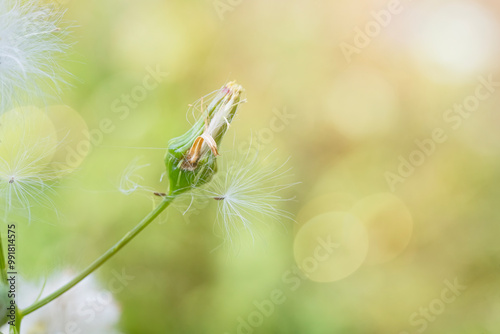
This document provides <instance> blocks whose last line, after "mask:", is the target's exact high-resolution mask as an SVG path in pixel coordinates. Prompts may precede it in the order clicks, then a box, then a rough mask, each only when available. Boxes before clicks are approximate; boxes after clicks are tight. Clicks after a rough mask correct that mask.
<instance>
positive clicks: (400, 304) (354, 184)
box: [18, 0, 500, 334]
mask: <svg viewBox="0 0 500 334" xmlns="http://www.w3.org/2000/svg"><path fill="white" fill-rule="evenodd" d="M63 6H64V7H67V14H66V17H67V19H69V20H71V21H73V22H74V24H75V25H76V27H74V28H73V31H74V32H73V34H72V36H71V39H72V40H74V41H75V45H74V47H73V51H74V52H73V54H71V55H70V61H68V62H67V66H66V68H67V69H68V70H69V72H71V73H72V74H73V75H74V79H71V83H72V85H73V87H72V88H71V89H68V90H67V93H66V94H65V95H64V96H63V102H64V104H66V105H68V106H70V107H71V108H73V109H74V110H76V111H77V112H78V113H79V114H80V115H81V117H82V118H83V119H84V120H85V122H86V123H87V126H88V128H89V129H91V130H92V129H99V126H100V123H101V122H102V120H103V119H109V120H110V121H111V122H112V124H113V130H112V131H110V132H109V133H106V134H103V135H102V143H99V145H97V146H95V147H93V149H92V152H91V153H90V154H89V155H88V156H87V157H86V159H85V161H84V162H83V163H82V164H81V165H80V167H79V169H78V170H76V171H75V172H73V173H72V174H70V175H68V176H67V177H65V178H64V179H63V180H62V181H61V182H60V183H58V185H57V187H56V195H53V196H52V200H53V201H54V202H55V205H56V207H57V208H58V211H59V216H58V217H56V216H55V215H54V214H53V213H51V212H50V211H51V210H37V209H34V212H35V216H36V217H37V219H35V220H34V221H32V222H31V223H30V224H19V225H20V228H21V230H20V231H19V235H20V236H19V240H20V242H22V244H20V247H21V248H20V250H19V252H20V253H19V255H18V257H19V260H18V262H19V265H20V266H21V268H20V272H23V273H24V276H25V277H26V278H28V279H29V278H32V279H35V278H38V277H40V276H44V275H48V274H50V273H51V272H53V271H55V270H58V269H61V268H67V267H71V268H74V269H75V270H78V269H82V268H84V267H85V266H86V265H87V264H89V263H90V262H91V261H93V260H94V259H95V258H96V257H97V256H99V255H100V254H101V253H102V252H104V251H105V250H106V249H108V247H110V246H111V245H112V244H113V243H114V242H115V241H116V240H118V239H119V238H120V237H122V236H123V235H124V234H125V233H126V232H127V231H128V230H129V229H130V228H131V227H132V226H134V225H135V224H136V223H137V222H138V221H139V220H140V219H141V218H142V217H144V216H145V215H146V214H147V213H148V212H149V211H150V210H151V208H152V205H153V199H152V197H153V196H151V195H149V196H148V195H146V196H144V193H142V194H137V193H136V194H131V195H129V196H126V195H124V194H122V193H120V192H119V191H118V190H117V187H118V185H119V182H120V176H121V175H122V173H123V171H124V170H125V168H126V167H127V165H128V164H129V163H130V161H132V160H134V159H136V158H140V162H141V163H142V164H150V166H149V167H148V168H146V169H144V170H141V173H142V174H141V175H142V176H143V177H144V180H143V181H141V182H142V183H143V184H144V185H147V186H148V187H151V188H153V189H156V190H158V191H164V190H165V188H166V184H165V182H160V176H161V174H162V173H163V172H164V165H163V155H164V151H163V150H152V149H149V150H146V149H138V148H137V147H156V148H163V147H166V145H167V142H168V140H169V139H171V138H173V137H175V136H178V135H180V134H182V133H183V132H184V131H186V130H187V129H188V127H189V123H188V122H187V121H186V112H187V110H188V104H189V103H193V102H194V101H196V100H197V99H199V98H200V97H201V96H203V95H205V94H207V93H210V92H212V91H213V90H215V89H218V88H219V87H221V86H222V85H223V84H224V83H225V82H226V81H229V80H237V81H238V83H240V84H241V85H243V86H244V87H245V89H246V98H247V99H248V103H246V104H244V105H243V106H242V108H241V110H240V113H239V115H238V117H237V119H236V120H235V121H234V123H233V125H232V127H231V130H230V134H229V135H228V136H229V138H230V139H229V140H227V141H226V142H225V143H224V144H223V151H225V152H229V151H231V150H239V149H240V148H241V147H244V146H245V145H249V142H250V138H252V140H253V143H254V144H257V145H258V149H259V151H261V152H263V153H262V154H263V155H266V154H268V153H270V152H271V151H273V150H276V152H275V155H276V156H277V157H278V158H282V159H286V158H287V157H291V160H290V166H292V167H293V174H294V176H293V178H292V179H293V180H292V182H301V183H300V184H299V185H297V186H295V187H294V188H292V189H291V190H289V191H288V192H286V193H285V194H284V196H285V197H293V196H295V197H296V198H295V200H293V201H290V202H285V203H283V206H282V207H281V208H283V209H285V210H287V211H290V212H291V213H292V214H293V215H295V216H296V222H289V221H283V222H282V223H283V224H284V225H285V226H286V229H285V230H284V229H282V228H281V227H279V224H277V223H276V222H269V224H270V225H273V226H276V228H274V229H270V230H268V231H267V232H266V234H265V235H263V237H262V238H260V239H257V240H256V242H255V243H252V242H251V241H250V240H249V238H248V237H247V236H245V235H244V234H243V235H242V236H241V237H240V238H237V240H235V244H236V245H235V246H233V247H232V248H230V249H226V248H218V246H219V245H220V243H221V240H220V238H218V237H217V236H216V235H215V234H214V231H213V229H214V228H213V226H214V221H215V216H216V206H215V205H216V204H217V203H209V205H208V206H207V207H206V208H203V209H200V210H195V211H194V213H193V214H189V215H188V216H187V217H186V216H183V215H182V214H181V212H180V211H179V210H176V209H175V208H171V209H170V210H168V211H169V212H168V215H164V216H162V217H161V219H159V220H158V221H157V222H155V223H153V224H152V225H151V226H150V227H149V228H148V229H147V230H145V231H144V232H143V234H141V235H140V236H139V237H138V238H137V239H136V240H134V241H133V242H132V244H130V245H129V246H127V247H126V248H125V249H124V250H123V251H122V252H121V253H120V254H119V255H117V256H116V257H115V258H113V259H112V260H111V261H110V262H109V263H108V264H106V265H105V266H104V267H103V268H102V269H100V270H99V271H98V273H97V276H98V278H99V280H100V281H102V282H103V284H104V285H105V282H107V281H109V280H110V279H112V277H113V273H114V272H116V271H118V272H121V271H122V270H125V272H126V273H127V274H128V275H131V276H133V277H134V279H133V280H132V281H130V282H129V283H128V286H127V287H126V289H124V290H123V291H121V292H119V293H116V294H115V298H116V299H117V300H118V302H119V304H120V305H121V310H122V316H121V322H120V325H119V328H120V330H121V331H122V332H123V333H129V334H133V333H221V334H222V333H309V334H316V333H354V334H356V333H384V334H387V333H418V332H425V333H429V334H430V333H454V334H459V333H468V334H469V333H499V332H500V318H499V317H498V311H499V310H500V290H499V288H498V287H499V286H500V285H499V284H500V276H499V274H500V266H499V265H500V256H499V251H500V246H499V245H500V244H499V243H498V235H499V233H500V225H499V223H500V220H499V217H500V216H499V213H498V198H499V195H500V191H499V190H498V189H499V185H500V181H499V177H500V168H499V167H500V154H499V149H500V132H499V131H498V128H499V125H500V117H499V113H498V111H499V108H500V94H499V93H498V92H497V90H498V88H499V87H498V85H495V84H491V85H489V86H488V85H486V86H485V85H484V80H486V81H488V80H489V79H488V78H490V79H491V78H492V79H491V80H493V81H496V80H498V81H500V71H499V67H498V59H499V58H498V56H499V52H498V51H499V47H500V5H499V3H498V2H497V1H493V0H482V1H479V0H478V1H473V0H449V1H448V0H442V1H413V2H411V1H401V2H396V1H379V0H358V1H348V0H337V1H300V0H299V1H282V0H274V1H265V0H253V1H248V0H241V1H236V0H232V1H230V0H220V1H212V0H207V1H193V0H183V1H181V0H143V1H132V0H120V1H118V0H106V1H102V0H100V1H97V0H87V1H77V0H71V1H67V2H66V3H64V4H63ZM148 69H159V70H160V71H161V72H167V73H168V75H167V76H165V77H164V78H162V80H161V82H160V83H159V84H158V85H157V87H156V88H154V89H151V90H147V92H146V95H145V96H144V98H143V99H142V98H141V101H137V100H134V101H132V104H131V105H130V106H129V107H128V111H127V113H125V109H122V112H116V107H117V106H118V103H119V105H120V106H123V105H124V104H123V102H116V101H117V99H119V100H120V99H121V98H122V94H131V92H132V91H133V90H134V88H135V87H137V86H138V85H139V86H141V85H143V80H144V78H145V76H146V75H148V73H149V72H148ZM480 77H482V78H483V79H480ZM477 87H480V88H477ZM478 89H479V91H480V93H481V94H480V98H479V97H477V91H478ZM486 95H488V96H487V97H486ZM464 103H465V104H466V106H465V107H463V108H462V111H461V112H459V111H457V110H458V109H457V108H455V109H453V108H454V105H456V104H464ZM458 108H459V107H458ZM126 109H127V108H126ZM464 110H465V111H464ZM284 115H285V116H284ZM279 116H281V118H280V117H279ZM440 129H441V130H440ZM435 131H437V132H438V133H441V135H438V136H437V137H439V138H440V139H439V140H440V141H439V140H434V139H432V141H430V140H431V139H430V138H432V137H433V133H434V132H435ZM440 131H441V132H440ZM232 138H235V142H236V147H235V148H234V147H232V145H231V142H232ZM443 138H445V139H443ZM416 141H417V142H418V143H420V144H418V143H417V142H416ZM241 143H243V145H242V144H241ZM422 143H423V144H422ZM419 145H420V146H419ZM426 145H427V146H426ZM422 147H423V148H422ZM426 150H427V151H426ZM418 152H420V153H418ZM402 161H405V162H402ZM412 161H413V162H412ZM402 165H404V166H403V167H401V166H402ZM405 166H406V167H405ZM405 168H406V169H405ZM398 169H400V170H399V171H398ZM388 173H392V174H388ZM402 174H404V175H402ZM181 211H182V210H181ZM335 212H348V213H349V214H351V215H353V217H357V218H358V219H359V220H355V221H356V222H355V223H352V224H350V225H348V226H347V225H346V223H339V219H340V218H338V216H336V215H335V214H334V213H335ZM342 224H343V225H342ZM356 224H358V225H359V226H358V225H356ZM306 229H307V230H306ZM304 231H306V232H304ZM329 235H334V236H335V237H336V238H338V241H339V242H343V241H345V243H346V244H347V245H348V248H349V249H348V250H346V251H345V252H343V253H340V254H336V253H334V254H333V255H332V256H334V258H329V259H327V260H326V261H323V262H322V261H319V262H320V263H319V264H317V265H318V266H319V268H320V269H319V271H318V272H315V273H312V274H311V279H307V278H297V277H300V276H299V273H298V271H297V270H296V269H295V266H296V265H297V264H299V265H301V264H302V265H303V263H301V260H302V259H303V258H305V257H307V254H309V253H310V251H311V247H312V246H311V245H310V243H309V241H310V240H316V239H317V237H318V236H324V237H325V238H326V237H328V236H329ZM311 238H312V239H311ZM315 238H316V239H315ZM304 240H306V241H304ZM308 252H309V253H308ZM309 255H311V254H309ZM455 280H458V282H460V284H461V285H462V286H465V287H466V288H465V289H464V290H463V291H459V292H457V295H456V298H454V299H453V302H447V301H446V300H447V299H446V298H444V297H443V294H442V291H443V289H445V288H447V287H448V285H447V284H449V283H450V282H452V283H453V282H454V281H455ZM279 291H281V292H283V295H282V296H281V297H282V298H278V299H280V301H283V298H284V301H283V303H281V302H280V303H275V302H274V303H273V306H272V312H271V311H269V310H270V309H269V308H268V309H264V311H263V310H261V309H260V308H259V306H258V305H268V306H269V304H266V303H265V302H264V304H262V303H263V301H264V300H269V299H270V298H271V296H272V295H273V294H276V293H277V292H278V293H279ZM450 296H451V295H450ZM443 298H444V299H443ZM426 310H427V311H426ZM259 314H260V316H259ZM426 314H427V315H426ZM242 323H245V324H246V325H242Z"/></svg>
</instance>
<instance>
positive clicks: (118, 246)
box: [20, 196, 175, 317]
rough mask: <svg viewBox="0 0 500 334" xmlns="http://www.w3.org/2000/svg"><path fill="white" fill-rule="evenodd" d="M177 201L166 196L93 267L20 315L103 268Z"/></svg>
mask: <svg viewBox="0 0 500 334" xmlns="http://www.w3.org/2000/svg"><path fill="white" fill-rule="evenodd" d="M174 199H175V196H166V197H165V198H164V199H163V201H162V202H161V203H160V204H159V205H158V206H157V207H156V208H155V209H154V210H153V211H151V212H150V213H149V214H148V215H147V216H146V217H145V218H144V219H143V220H142V221H141V222H140V223H139V224H137V226H135V227H134V228H133V229H132V230H130V231H129V232H128V233H127V234H126V235H125V236H124V237H123V238H122V239H121V240H120V241H118V242H117V243H116V244H115V245H114V246H113V247H111V248H110V249H109V250H108V251H107V252H106V253H104V254H103V255H101V256H100V257H99V258H98V259H97V260H95V261H94V262H93V263H92V264H91V265H89V266H88V267H87V268H86V269H85V270H84V271H82V272H81V273H80V274H79V275H78V276H76V277H75V278H73V279H72V280H71V281H70V282H69V283H67V284H66V285H64V286H62V287H61V288H59V289H58V290H56V291H55V292H53V293H51V294H50V295H48V296H47V297H45V298H43V299H41V300H39V301H38V302H36V303H34V304H33V305H31V306H29V307H27V308H26V309H24V310H22V311H21V312H20V313H21V315H22V316H23V317H24V316H26V315H28V314H30V313H31V312H33V311H36V310H38V309H39V308H41V307H43V306H45V305H47V304H48V303H50V302H51V301H53V300H54V299H56V298H57V297H59V296H61V295H62V294H63V293H65V292H67V291H68V290H69V289H71V288H72V287H74V286H75V285H77V284H78V283H80V282H81V281H82V280H83V279H84V278H85V277H87V276H88V275H90V274H91V273H93V272H94V271H95V270H96V269H98V268H99V267H100V266H102V265H103V264H104V263H105V262H106V261H108V260H109V259H110V258H111V257H112V256H113V255H115V254H116V253H118V252H119V251H120V250H121V249H122V248H123V247H124V246H125V245H127V244H128V243H129V242H130V241H131V240H132V239H134V238H135V237H136V236H137V235H138V234H139V233H140V232H141V231H142V230H144V229H145V228H146V227H147V226H148V225H149V224H151V222H153V221H154V220H155V219H156V218H157V217H158V216H159V215H160V214H161V213H162V212H163V211H164V210H165V209H166V208H167V207H168V206H169V205H170V204H171V203H172V201H173V200H174Z"/></svg>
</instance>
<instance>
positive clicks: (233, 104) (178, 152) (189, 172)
mask: <svg viewBox="0 0 500 334" xmlns="http://www.w3.org/2000/svg"><path fill="white" fill-rule="evenodd" d="M242 92H243V88H242V87H241V86H240V85H238V84H236V83H235V82H229V83H228V84H226V85H225V86H223V87H222V88H221V89H220V90H219V91H218V92H217V93H216V95H215V97H214V98H213V100H212V101H211V102H210V104H209V106H208V107H207V109H206V110H203V101H202V116H201V117H200V119H198V121H196V123H195V124H194V125H193V127H192V128H191V129H190V130H189V131H187V132H186V133H185V134H183V135H182V136H180V137H177V138H174V139H172V140H171V141H170V143H169V145H168V151H167V154H166V156H165V165H166V167H167V172H168V176H169V181H170V191H169V193H170V194H175V193H181V192H184V191H186V190H189V189H190V188H192V187H196V186H201V185H203V184H205V183H207V182H209V181H210V180H211V178H212V176H213V175H214V174H215V173H216V171H217V162H216V157H217V156H218V155H219V152H218V148H219V145H220V143H221V141H222V138H223V137H224V134H225V133H226V131H227V129H228V128H229V125H230V124H231V121H232V120H233V118H234V116H235V114H236V111H237V110H238V107H239V104H240V102H241V94H242Z"/></svg>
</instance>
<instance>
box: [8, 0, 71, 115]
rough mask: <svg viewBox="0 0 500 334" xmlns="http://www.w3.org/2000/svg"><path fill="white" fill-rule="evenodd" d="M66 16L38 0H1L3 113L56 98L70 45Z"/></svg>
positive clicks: (62, 80) (62, 81)
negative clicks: (64, 59)
mask: <svg viewBox="0 0 500 334" xmlns="http://www.w3.org/2000/svg"><path fill="white" fill-rule="evenodd" d="M62 16H63V13H62V12H61V11H59V10H56V9H54V8H52V7H50V6H49V5H46V4H42V2H41V1H37V0H27V1H21V0H0V114H1V113H2V112H4V111H6V110H8V109H11V108H12V107H15V106H19V105H26V104H32V103H34V102H35V101H36V98H46V97H48V96H51V95H57V94H58V93H59V91H60V84H61V83H64V79H63V78H62V76H61V74H62V73H64V71H63V70H62V69H61V66H60V64H59V60H60V59H59V58H61V56H63V55H64V54H65V53H66V51H67V49H68V47H69V45H68V44H67V43H66V42H65V41H64V37H65V35H66V34H67V33H66V30H65V28H64V24H63V22H62Z"/></svg>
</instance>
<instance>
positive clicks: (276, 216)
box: [202, 154, 298, 242]
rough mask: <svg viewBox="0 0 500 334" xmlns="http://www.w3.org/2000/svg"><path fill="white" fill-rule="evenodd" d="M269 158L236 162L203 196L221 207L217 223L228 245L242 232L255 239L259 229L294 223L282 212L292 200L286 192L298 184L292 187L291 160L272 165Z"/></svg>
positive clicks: (286, 212) (291, 218)
mask: <svg viewBox="0 0 500 334" xmlns="http://www.w3.org/2000/svg"><path fill="white" fill-rule="evenodd" d="M269 159H270V157H269V156H268V157H267V158H265V159H262V160H261V159H259V156H258V155H257V154H256V155H255V156H253V157H248V155H247V157H246V158H243V159H241V158H240V159H234V161H236V162H235V163H233V164H231V165H227V166H225V167H224V168H223V170H221V171H219V172H218V173H217V174H216V176H215V177H214V179H213V180H212V182H210V184H209V185H208V187H207V188H206V189H204V190H202V192H203V193H204V194H205V195H207V194H208V196H209V197H211V198H213V199H214V200H216V201H217V204H218V217H217V222H218V225H219V226H220V229H221V230H222V231H223V234H224V237H225V240H226V241H229V242H232V237H233V236H234V235H235V234H237V233H239V232H240V231H242V230H243V231H246V232H247V233H249V234H250V235H251V237H252V239H254V236H255V231H256V227H257V225H259V223H260V224H264V225H266V224H267V223H269V222H278V223H282V221H283V220H292V221H293V217H292V215H291V214H290V213H289V212H288V211H286V210H283V209H282V208H281V206H282V204H283V202H286V201H289V200H291V198H286V197H283V191H284V190H285V189H287V188H290V187H292V186H294V185H296V184H298V183H290V182H289V179H290V176H291V175H290V171H291V168H289V167H287V163H288V160H287V161H285V162H284V163H282V164H277V163H274V162H269V161H268V160H269Z"/></svg>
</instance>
